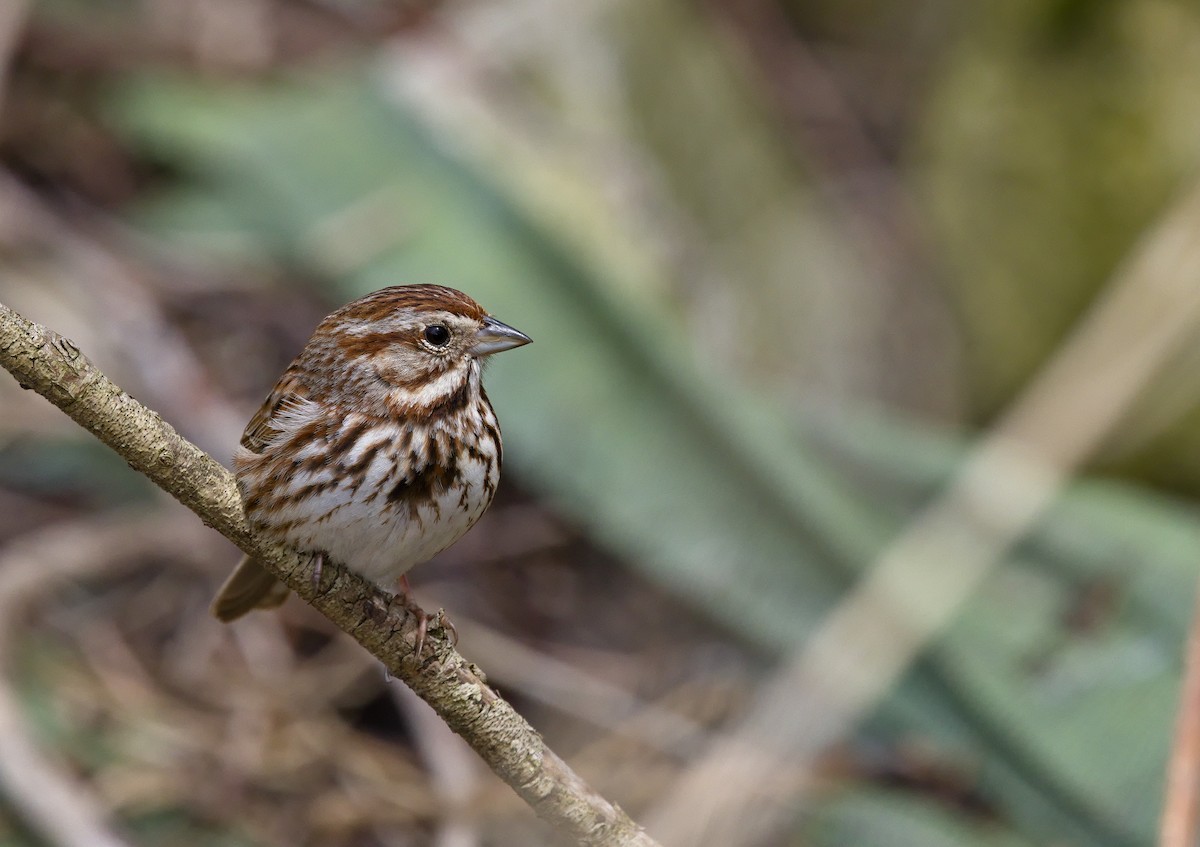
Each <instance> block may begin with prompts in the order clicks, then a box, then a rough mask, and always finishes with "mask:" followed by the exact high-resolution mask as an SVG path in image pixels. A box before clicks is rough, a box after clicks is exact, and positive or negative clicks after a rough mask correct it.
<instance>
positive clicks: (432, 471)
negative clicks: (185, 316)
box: [212, 285, 529, 621]
mask: <svg viewBox="0 0 1200 847" xmlns="http://www.w3.org/2000/svg"><path fill="white" fill-rule="evenodd" d="M528 343H529V337H528V336H526V335H524V334H523V333H520V332H518V331H517V330H515V329H513V328H512V327H509V326H507V325H505V324H502V323H500V322H499V321H497V320H495V319H494V318H492V317H491V316H489V315H488V313H487V312H485V311H484V310H483V308H482V307H480V306H479V304H478V303H476V302H475V301H474V300H472V299H471V298H470V297H468V296H467V295H465V294H463V293H462V292H461V291H455V290H454V289H452V288H445V287H443V286H439V285H408V286H393V287H391V288H384V289H381V290H379V291H376V292H374V293H372V294H368V295H367V296H365V297H362V298H360V299H358V300H355V301H353V302H352V303H348V304H347V305H345V306H343V307H342V308H340V309H338V310H337V311H336V312H334V313H333V314H331V315H329V317H327V318H325V320H324V321H322V322H321V324H320V326H318V327H317V329H316V331H315V332H314V333H313V336H312V338H310V339H309V341H308V343H307V344H306V345H305V347H304V350H303V351H301V353H300V355H299V356H297V357H296V359H295V361H293V362H292V364H291V365H290V366H289V367H288V369H287V370H286V371H285V372H284V374H283V376H282V377H280V379H279V382H278V383H276V385H275V388H274V390H272V392H271V394H270V396H268V397H267V399H266V402H264V403H263V405H262V406H261V407H260V408H259V410H258V411H257V412H256V413H255V415H254V417H252V418H251V419H250V422H249V423H248V424H247V425H246V430H245V432H244V433H243V434H242V440H241V446H240V447H239V448H238V451H237V453H236V454H235V455H234V471H235V474H236V476H237V480H238V487H239V489H240V490H241V494H242V502H243V505H244V507H245V510H246V517H247V518H248V519H249V520H250V522H251V523H252V524H253V525H254V526H255V527H257V528H258V529H259V530H260V531H261V532H263V533H264V534H266V535H268V536H270V537H272V538H274V539H275V540H277V541H279V542H280V543H283V544H286V545H288V546H290V547H294V548H295V549H297V550H300V551H303V552H311V553H313V554H314V555H315V556H317V557H319V558H318V559H317V561H318V563H320V561H322V559H323V557H324V556H329V557H330V558H331V559H333V560H334V561H337V562H340V563H342V564H344V565H345V566H347V567H348V568H350V569H351V570H353V571H355V572H357V573H359V574H361V575H362V576H364V577H366V578H367V579H369V580H371V581H372V582H375V583H376V584H378V585H380V586H382V587H384V588H392V587H394V586H395V585H396V583H397V582H399V583H400V585H401V586H402V589H403V590H405V591H407V583H406V581H405V579H404V575H405V574H406V573H407V572H408V570H409V569H410V568H411V567H413V566H414V565H417V564H420V563H421V562H424V561H426V560H428V559H430V558H432V557H433V556H434V555H436V554H437V553H438V552H440V551H441V550H444V549H445V548H446V547H449V546H450V545H451V544H453V543H454V542H455V541H457V540H458V539H459V538H460V537H461V536H462V534H463V533H464V532H466V531H467V530H468V529H470V528H471V526H472V525H473V524H474V523H475V521H476V520H478V519H479V516H480V515H482V514H483V512H484V510H485V509H486V508H487V507H488V504H489V503H491V501H492V497H493V496H494V495H495V493H496V483H497V481H498V480H499V477H500V464H501V453H502V446H501V440H500V425H499V423H497V421H496V415H495V412H493V411H492V406H491V404H490V403H489V402H488V399H487V394H486V392H484V390H483V385H482V383H481V374H482V359H483V358H484V357H486V356H489V355H491V354H492V353H498V352H500V351H502V350H508V349H511V348H513V347H519V346H521V345H523V344H528ZM287 594H288V592H287V589H286V588H285V587H284V586H283V585H282V584H281V583H280V582H278V581H277V580H276V579H275V578H274V577H273V576H271V575H270V574H269V573H268V572H267V571H266V570H264V569H263V568H262V567H261V566H260V565H259V564H258V563H257V562H255V561H254V560H252V559H250V558H249V557H247V558H244V559H242V561H241V563H240V564H239V565H238V566H237V567H236V568H235V569H234V571H233V573H232V574H231V575H230V576H229V578H228V579H227V580H226V581H225V584H224V585H223V586H222V587H221V590H220V591H219V592H218V594H217V597H216V599H215V600H214V601H213V605H212V611H213V614H214V615H216V616H217V617H218V618H220V619H221V620H223V621H230V620H233V619H235V618H238V617H240V616H241V615H244V614H245V613H246V612H248V611H250V610H251V609H255V608H270V607H274V606H277V605H279V604H280V603H282V602H283V600H284V599H286V597H287Z"/></svg>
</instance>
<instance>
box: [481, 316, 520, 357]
mask: <svg viewBox="0 0 1200 847" xmlns="http://www.w3.org/2000/svg"><path fill="white" fill-rule="evenodd" d="M532 342H533V339H532V338H530V337H529V336H528V335H526V334H525V333H523V332H521V331H520V330H519V329H513V328H512V327H511V326H509V325H508V324H506V323H501V322H500V321H498V320H496V319H495V318H484V319H483V326H481V327H480V328H479V332H478V333H477V334H476V336H475V345H474V346H473V347H472V348H471V355H472V356H490V355H492V354H493V353H501V352H503V351H505V350H511V349H512V348H514V347H521V346H523V345H525V344H530V343H532Z"/></svg>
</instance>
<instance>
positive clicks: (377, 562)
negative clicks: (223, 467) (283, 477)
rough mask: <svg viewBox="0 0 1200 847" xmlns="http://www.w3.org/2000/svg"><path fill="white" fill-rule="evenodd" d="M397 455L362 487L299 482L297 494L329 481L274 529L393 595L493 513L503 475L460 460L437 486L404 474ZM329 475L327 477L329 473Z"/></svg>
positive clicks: (383, 459) (489, 462)
mask: <svg viewBox="0 0 1200 847" xmlns="http://www.w3.org/2000/svg"><path fill="white" fill-rule="evenodd" d="M394 458H395V457H392V456H380V457H379V458H378V459H376V460H375V461H373V462H372V463H371V464H370V466H369V467H368V469H367V472H366V473H365V475H364V476H363V477H360V478H359V480H358V484H357V485H355V484H352V483H351V482H350V481H348V480H345V479H344V477H343V478H342V481H340V482H337V483H336V484H334V480H335V479H337V478H338V477H336V476H335V475H334V474H332V473H329V472H328V471H324V470H322V471H320V472H318V473H317V474H315V475H313V476H311V477H309V478H308V479H295V480H292V481H291V485H292V486H293V487H295V488H297V489H299V488H301V487H303V486H305V485H307V486H310V487H311V486H312V485H313V484H314V483H317V484H318V485H320V484H321V483H323V482H324V481H325V480H326V479H328V480H329V483H328V485H327V486H326V487H324V488H322V489H321V490H319V491H315V492H314V493H313V494H311V495H310V496H308V497H306V498H305V499H304V501H303V506H302V507H300V506H299V505H297V506H294V507H292V508H290V509H288V510H287V513H286V514H281V515H277V516H276V517H278V518H282V519H283V520H281V521H280V522H279V523H277V524H276V526H277V528H278V530H279V531H280V534H281V535H282V536H283V539H284V542H285V543H286V544H287V545H288V546H291V547H294V548H295V549H297V550H301V551H314V552H315V551H323V552H325V553H327V554H328V555H329V557H330V558H331V559H332V560H333V561H335V562H339V563H341V564H343V565H345V566H346V567H348V568H349V569H350V570H353V571H354V572H355V573H358V574H359V575H361V576H363V577H365V578H366V579H368V580H370V581H372V582H374V583H375V584H377V585H379V586H380V587H383V588H385V589H388V590H392V589H394V588H395V583H396V581H397V580H398V579H399V578H400V577H401V576H403V575H404V574H405V573H406V572H407V571H408V570H409V569H410V568H412V567H413V566H414V565H418V564H420V563H422V562H425V561H427V560H429V559H431V558H433V557H434V556H435V555H437V554H438V553H440V552H441V551H442V550H444V549H446V548H447V547H449V546H450V545H451V544H453V543H454V542H455V541H457V540H458V539H459V538H461V537H462V535H463V533H465V532H466V531H467V530H468V529H470V528H471V527H472V526H473V525H474V524H475V522H476V521H477V520H479V517H480V516H481V515H482V514H483V512H484V510H485V509H487V507H488V504H489V503H490V502H491V499H492V494H493V493H494V491H495V487H496V482H497V478H498V476H499V473H498V468H497V461H496V457H494V456H492V455H490V454H488V453H483V454H481V455H479V456H477V457H469V456H459V457H458V459H457V461H456V462H455V464H454V467H453V468H452V469H451V471H446V472H444V473H443V474H442V475H441V476H440V477H437V478H435V479H434V481H433V482H432V483H430V482H429V479H428V478H423V477H421V476H417V477H415V478H414V479H415V481H414V479H409V478H406V477H404V476H402V475H400V474H399V472H398V471H397V465H396V463H395V461H394ZM326 474H328V476H326Z"/></svg>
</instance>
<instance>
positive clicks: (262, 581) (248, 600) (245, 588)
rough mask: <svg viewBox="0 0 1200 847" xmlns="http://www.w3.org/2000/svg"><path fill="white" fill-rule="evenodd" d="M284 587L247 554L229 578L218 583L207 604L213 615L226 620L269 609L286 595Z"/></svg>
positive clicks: (286, 588)
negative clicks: (215, 592) (221, 583)
mask: <svg viewBox="0 0 1200 847" xmlns="http://www.w3.org/2000/svg"><path fill="white" fill-rule="evenodd" d="M288 593H289V592H288V587H287V586H286V585H284V584H283V583H282V582H280V581H279V580H278V579H276V578H275V575H274V574H272V573H270V572H269V571H267V570H266V569H264V568H263V566H262V565H260V564H259V563H258V562H256V561H255V560H254V559H251V558H250V557H249V556H243V557H242V560H241V561H240V562H238V566H237V567H236V568H234V569H233V573H231V574H230V575H229V579H227V580H225V584H224V585H222V586H221V590H220V591H218V592H217V596H216V598H215V599H214V600H213V602H212V606H211V607H210V609H211V611H212V613H213V615H214V616H215V617H216V618H217V619H218V620H221V621H225V622H226V623H228V622H229V621H231V620H234V619H235V618H240V617H241V616H242V615H244V614H246V613H247V612H249V611H252V610H254V609H273V608H275V607H276V606H278V605H280V604H281V603H283V601H284V600H286V599H287V596H288Z"/></svg>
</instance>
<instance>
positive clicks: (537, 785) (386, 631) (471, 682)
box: [0, 303, 655, 847]
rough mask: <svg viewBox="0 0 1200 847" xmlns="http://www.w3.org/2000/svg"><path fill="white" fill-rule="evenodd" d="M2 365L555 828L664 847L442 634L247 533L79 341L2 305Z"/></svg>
mask: <svg viewBox="0 0 1200 847" xmlns="http://www.w3.org/2000/svg"><path fill="white" fill-rule="evenodd" d="M0 365H2V366H3V367H4V368H5V369H6V370H8V371H9V372H11V373H12V374H13V376H15V377H16V378H17V381H18V382H19V383H20V384H21V386H22V387H24V388H30V389H33V390H34V391H36V392H37V393H39V394H41V395H42V396H43V397H46V398H47V399H48V400H50V402H52V403H53V404H54V405H56V406H58V407H59V408H60V409H62V410H63V411H64V412H66V413H67V415H69V416H70V417H71V418H72V419H73V420H74V421H75V422H76V423H78V424H79V425H80V426H82V427H83V428H84V429H86V430H88V431H89V432H91V433H92V434H93V435H95V436H96V437H97V438H99V439H100V440H101V441H103V442H104V443H105V444H107V445H108V446H109V447H111V448H113V449H114V450H115V451H117V453H119V454H120V455H121V457H122V458H124V459H125V460H126V461H127V462H128V463H129V465H130V466H131V467H132V468H133V469H134V470H136V471H138V472H139V473H141V474H144V475H145V476H146V477H148V478H149V479H150V480H151V481H152V482H153V483H154V484H155V485H157V486H159V487H160V488H162V489H163V490H164V491H166V492H167V493H168V494H170V495H171V496H172V497H174V498H175V499H177V500H179V502H181V503H183V504H184V505H185V506H187V507H188V508H189V509H191V510H192V511H193V512H195V513H196V514H197V515H199V516H200V519H201V520H202V521H204V523H205V524H207V525H208V526H211V527H212V528H213V529H215V530H217V531H218V532H220V533H221V534H222V535H224V536H225V537H226V538H228V539H229V540H230V541H232V542H233V543H234V544H236V545H237V546H238V547H240V548H241V549H242V550H243V551H245V552H246V553H249V554H250V555H252V556H254V557H255V558H256V559H257V560H258V561H260V562H261V563H262V564H263V566H264V567H265V568H267V569H268V570H270V571H271V572H272V573H274V574H275V575H276V576H278V577H279V578H280V579H281V580H283V581H284V582H285V583H286V584H287V585H288V587H289V588H291V589H292V590H293V591H295V592H296V593H297V594H298V595H300V597H301V598H303V599H304V600H305V601H306V602H308V603H310V604H312V605H313V606H314V607H316V609H317V610H318V611H320V612H321V613H322V614H324V615H326V616H327V617H328V618H329V619H330V620H331V621H333V622H334V623H335V624H336V625H337V626H338V627H339V628H340V629H343V630H345V631H346V632H347V633H349V634H350V635H351V636H352V637H353V638H354V639H355V640H356V641H358V643H360V644H361V645H363V647H365V648H366V649H367V650H368V651H369V652H370V653H371V654H372V655H374V656H375V657H376V658H378V659H379V660H380V661H381V662H382V663H383V665H384V667H386V668H387V669H388V671H389V672H390V673H391V674H392V675H393V676H395V677H397V678H398V679H401V680H403V681H404V682H405V683H407V684H408V686H409V687H410V688H412V690H413V691H415V692H416V693H417V694H418V695H419V696H420V697H421V699H423V700H425V702H427V703H428V704H429V705H430V706H432V707H433V709H434V710H435V711H436V712H437V713H438V714H439V715H440V716H441V717H442V719H443V720H444V721H446V723H447V724H448V725H449V726H450V728H451V729H453V730H454V731H455V732H457V733H458V734H459V735H461V736H462V737H463V738H464V739H466V741H467V743H468V744H470V745H471V747H472V748H473V749H474V750H475V752H476V753H478V754H479V755H480V756H481V757H482V758H483V760H484V761H485V762H486V763H487V764H488V766H489V767H490V768H491V769H492V770H493V771H494V772H495V773H496V775H497V776H499V777H500V778H501V779H502V780H504V781H505V782H506V783H508V785H509V786H511V787H512V789H513V790H514V791H516V792H517V794H519V795H520V796H521V798H522V799H523V800H525V802H526V803H528V804H529V805H530V806H531V807H532V808H533V810H534V811H535V812H537V814H538V815H539V816H540V817H541V818H543V819H544V820H545V821H547V822H548V823H550V824H551V825H553V826H554V827H555V828H557V829H558V830H559V831H560V832H561V833H563V834H564V835H567V836H569V837H571V838H572V839H574V840H575V841H577V842H578V843H580V844H586V845H597V846H598V847H599V845H605V847H608V845H622V847H625V845H629V847H655V842H654V841H653V840H652V839H651V838H650V837H649V836H648V835H646V833H645V832H644V831H643V830H642V829H641V828H640V827H639V826H638V825H637V824H636V823H634V822H633V821H632V820H631V819H630V818H629V817H628V816H627V815H626V814H625V813H624V812H623V811H622V810H621V809H620V808H619V807H618V806H616V805H614V804H612V803H610V802H609V801H608V800H606V799H604V798H603V797H601V796H600V795H599V794H597V793H596V792H595V791H594V790H593V789H592V788H591V787H590V786H588V785H587V784H586V783H585V782H584V781H583V780H582V779H581V778H580V777H579V776H578V775H577V774H575V772H574V771H572V770H571V768H570V767H569V766H568V765H567V764H566V762H564V761H563V760H562V759H561V758H559V757H558V756H557V755H556V754H555V753H554V752H553V751H552V750H550V748H549V747H547V746H546V744H545V742H544V741H543V740H542V738H541V736H540V735H538V733H537V732H536V731H535V730H534V729H533V727H531V726H530V725H529V724H528V723H527V722H526V721H525V720H524V719H523V718H522V717H521V716H520V715H518V714H517V713H516V711H514V710H513V708H512V706H510V705H509V704H508V703H507V702H505V701H504V700H502V699H501V698H500V697H499V695H497V694H496V693H495V692H494V691H493V690H492V689H491V688H490V687H488V685H487V681H486V680H485V678H484V676H483V673H482V672H481V671H480V670H479V669H478V668H476V667H475V666H474V665H471V664H469V663H468V662H467V661H466V660H465V659H464V658H463V657H462V656H461V655H459V653H458V652H457V651H456V650H455V649H454V648H453V647H452V646H451V645H450V643H449V641H448V640H447V639H446V637H445V632H444V630H442V629H440V628H438V627H434V628H433V630H432V631H431V632H430V634H429V637H428V638H427V640H426V644H427V645H428V647H429V648H430V649H431V651H432V656H430V657H429V658H427V659H425V661H424V662H422V663H420V664H417V663H416V661H415V659H414V656H413V647H414V643H415V639H416V630H417V626H416V621H415V619H414V618H413V617H412V616H411V615H409V614H408V613H407V612H406V611H405V610H404V608H403V607H401V606H400V604H396V606H394V607H393V606H389V605H388V602H387V601H388V599H389V598H388V597H387V595H384V594H381V593H380V592H379V590H378V589H376V588H375V587H374V586H372V585H371V584H370V583H368V582H367V581H365V580H363V579H362V578H361V577H358V576H356V575H355V574H353V573H350V572H349V571H347V570H346V569H345V568H342V567H340V566H337V565H333V564H332V563H331V564H330V565H327V566H326V567H325V568H324V569H323V572H322V577H321V580H320V583H319V584H314V582H313V579H312V576H313V572H312V568H311V567H310V564H309V561H308V558H307V557H306V556H301V555H299V554H297V553H295V552H293V551H289V550H287V549H285V548H283V547H279V546H277V545H274V544H271V543H268V542H266V541H264V540H263V539H261V538H259V537H258V536H256V535H255V534H254V532H253V531H252V530H251V529H250V527H249V526H248V525H247V523H246V520H245V518H244V516H243V514H242V505H241V499H240V498H239V497H238V492H237V486H236V484H235V483H234V480H233V476H232V474H230V473H229V471H227V470H226V469H225V468H223V467H222V466H221V465H220V464H218V463H217V462H216V461H215V460H213V458H212V457H211V456H209V455H208V454H207V453H205V452H204V451H202V450H201V449H200V448H199V447H197V446H196V445H194V444H192V443H191V442H190V441H188V440H187V439H185V438H183V437H182V436H181V435H180V434H179V433H178V432H176V431H175V429H174V428H173V427H172V426H171V425H170V424H168V423H167V422H166V421H164V420H163V419H162V418H161V417H160V416H159V415H157V414H156V413H154V412H152V411H151V410H149V409H147V408H146V407H145V406H143V405H142V404H141V403H139V402H138V401H136V400H134V399H133V398H132V397H130V396H129V395H128V394H126V393H125V392H124V391H122V390H121V389H120V388H119V387H118V386H117V385H116V384H114V383H113V382H112V381H111V380H109V379H108V378H107V377H106V376H104V374H102V373H101V372H100V371H99V370H98V369H97V368H96V367H95V365H93V364H92V363H91V362H90V361H88V359H87V357H86V356H84V355H83V353H82V352H81V351H80V350H79V348H78V347H76V346H75V344H74V343H72V342H71V341H70V340H69V339H66V338H64V337H62V336H61V335H59V334H58V333H56V332H54V331H53V330H49V329H47V328H45V327H43V326H40V325H38V324H36V323H33V322H32V321H29V320H27V319H26V318H24V317H22V316H21V315H19V314H17V313H16V312H14V311H13V310H11V309H9V308H8V307H7V306H5V305H4V304H2V303H0Z"/></svg>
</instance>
